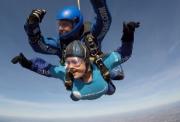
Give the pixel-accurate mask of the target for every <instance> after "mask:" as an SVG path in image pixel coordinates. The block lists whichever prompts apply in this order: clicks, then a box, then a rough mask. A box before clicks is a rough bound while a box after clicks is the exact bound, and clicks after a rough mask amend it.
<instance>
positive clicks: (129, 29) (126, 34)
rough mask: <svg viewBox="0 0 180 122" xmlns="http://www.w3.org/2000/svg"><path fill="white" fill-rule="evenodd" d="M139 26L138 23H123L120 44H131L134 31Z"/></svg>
mask: <svg viewBox="0 0 180 122" xmlns="http://www.w3.org/2000/svg"><path fill="white" fill-rule="evenodd" d="M139 26H140V23H139V22H133V21H131V22H128V23H126V22H124V23H123V36H122V38H121V40H122V42H133V40H134V31H135V29H136V28H138V27H139Z"/></svg>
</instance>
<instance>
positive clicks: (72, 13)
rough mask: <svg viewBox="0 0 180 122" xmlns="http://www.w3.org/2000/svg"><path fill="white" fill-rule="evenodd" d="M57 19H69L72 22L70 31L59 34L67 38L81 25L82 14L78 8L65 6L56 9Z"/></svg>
mask: <svg viewBox="0 0 180 122" xmlns="http://www.w3.org/2000/svg"><path fill="white" fill-rule="evenodd" d="M56 19H57V20H71V21H72V22H73V29H72V31H71V32H68V33H65V34H63V35H60V37H61V38H63V39H67V38H69V37H72V36H73V35H76V33H78V32H79V31H80V29H81V27H82V26H83V16H82V14H81V12H80V10H79V9H78V8H77V7H75V6H69V7H65V8H64V9H63V10H60V11H58V13H57V16H56Z"/></svg>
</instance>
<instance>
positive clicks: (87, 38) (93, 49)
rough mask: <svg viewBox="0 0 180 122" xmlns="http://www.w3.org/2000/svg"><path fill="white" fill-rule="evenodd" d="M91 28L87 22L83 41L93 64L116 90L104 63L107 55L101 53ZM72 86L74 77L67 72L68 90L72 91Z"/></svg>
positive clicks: (66, 84) (66, 83)
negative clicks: (103, 58) (103, 59)
mask: <svg viewBox="0 0 180 122" xmlns="http://www.w3.org/2000/svg"><path fill="white" fill-rule="evenodd" d="M90 28H91V23H90V22H85V23H84V33H83V39H84V43H85V45H86V47H87V49H88V50H89V53H90V61H91V62H93V63H94V64H95V65H96V66H97V67H98V69H99V70H100V72H101V75H102V76H103V78H104V80H105V81H107V83H108V84H109V83H110V84H111V86H113V87H114V88H115V86H114V85H113V84H112V81H111V79H110V73H109V69H108V68H107V67H106V66H105V64H104V63H103V61H102V57H104V56H105V54H104V53H103V52H102V51H100V49H99V47H98V46H97V43H96V42H97V40H96V38H95V37H94V36H93V35H92V33H91V32H90ZM72 84H73V76H72V74H71V73H70V72H67V73H66V76H65V86H66V89H67V90H72Z"/></svg>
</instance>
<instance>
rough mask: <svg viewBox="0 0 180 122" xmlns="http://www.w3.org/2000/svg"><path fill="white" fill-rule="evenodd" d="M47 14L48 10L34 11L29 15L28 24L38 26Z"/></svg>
mask: <svg viewBox="0 0 180 122" xmlns="http://www.w3.org/2000/svg"><path fill="white" fill-rule="evenodd" d="M45 14H46V10H44V9H34V10H32V12H31V14H30V15H29V17H28V19H27V22H28V23H29V24H38V23H41V22H42V19H43V17H44V15H45Z"/></svg>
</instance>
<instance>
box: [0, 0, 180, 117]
mask: <svg viewBox="0 0 180 122" xmlns="http://www.w3.org/2000/svg"><path fill="white" fill-rule="evenodd" d="M75 4H76V1H75V0H52V1H50V0H49V1H43V0H26V1H24V0H14V1H9V0H2V1H1V5H0V6H1V7H0V12H1V16H0V27H1V28H0V37H1V42H2V44H1V45H0V59H1V61H0V65H1V68H0V115H4V116H16V117H32V118H67V117H69V112H70V113H73V114H72V115H71V117H72V118H74V117H82V116H83V117H87V116H99V115H104V116H105V115H109V114H117V113H121V112H130V111H137V110H139V109H145V108H150V107H155V106H160V105H163V104H168V103H173V102H176V101H179V100H180V94H179V93H180V70H179V69H180V55H179V54H180V34H179V33H180V24H179V22H180V16H179V11H180V1H179V0H173V1H172V0H157V1H156V0H151V1H149V0H134V1H132V0H107V4H108V6H109V9H110V12H111V15H112V26H111V28H110V30H109V32H108V34H107V35H106V38H105V39H104V41H103V51H104V52H110V51H113V50H114V49H116V48H117V46H118V45H120V38H121V32H122V23H123V21H131V20H134V21H140V22H141V27H140V28H138V29H137V31H136V33H135V43H134V50H133V55H132V57H131V58H130V59H129V60H128V61H127V62H126V63H124V64H123V68H124V72H125V79H124V80H123V81H114V83H115V85H116V87H117V91H116V93H115V94H114V95H113V96H103V97H102V98H100V99H97V100H93V101H79V102H73V101H71V99H70V98H69V94H70V93H69V92H67V91H66V90H65V88H64V86H63V84H62V82H61V81H60V80H58V79H54V78H47V77H44V76H40V75H38V74H35V73H33V72H31V71H28V70H26V69H23V68H21V67H20V66H19V65H13V64H11V63H10V60H11V58H12V57H13V56H15V55H17V54H18V53H19V52H23V53H24V54H25V55H26V56H27V57H29V58H32V57H36V56H39V57H42V58H44V59H46V60H47V61H48V62H51V63H53V64H58V58H57V57H56V56H48V55H42V54H38V53H35V52H34V51H33V50H32V49H31V47H30V46H29V44H28V40H27V36H26V34H25V32H24V30H23V25H24V23H25V20H26V17H27V16H28V15H29V13H30V12H31V10H32V9H33V8H44V9H46V10H47V14H46V16H45V18H44V19H43V22H42V24H41V30H42V33H43V35H44V36H52V37H56V36H57V27H56V24H57V23H56V20H55V16H56V12H57V11H58V10H59V9H60V8H63V6H65V5H75ZM81 11H82V13H83V15H84V17H85V20H90V21H94V16H95V15H94V13H93V10H92V8H91V5H90V3H89V1H88V0H81ZM89 113H90V114H89Z"/></svg>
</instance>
